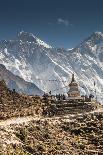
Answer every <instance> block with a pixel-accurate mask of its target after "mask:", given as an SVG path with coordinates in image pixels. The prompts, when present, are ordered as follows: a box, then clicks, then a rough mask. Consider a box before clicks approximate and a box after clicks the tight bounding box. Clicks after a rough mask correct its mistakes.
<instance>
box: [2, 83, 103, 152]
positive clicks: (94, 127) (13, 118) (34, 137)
mask: <svg viewBox="0 0 103 155" xmlns="http://www.w3.org/2000/svg"><path fill="white" fill-rule="evenodd" d="M65 104H66V103H63V102H62V101H58V102H56V101H54V100H51V99H50V97H49V98H45V97H42V98H41V97H35V96H27V95H20V94H18V93H16V92H15V91H11V90H9V89H8V88H7V86H6V84H5V82H4V81H0V155H4V154H5V155H16V154H18V155H62V154H64V155H80V154H81V155H92V154H99V155H102V154H103V142H102V141H103V136H102V134H103V133H102V131H103V108H102V106H101V105H98V104H97V103H95V104H97V109H95V108H96V106H94V104H93V105H92V103H91V105H90V104H87V103H84V104H83V103H82V104H81V105H77V104H76V103H72V104H68V106H67V105H65ZM64 105H65V106H66V107H65V106H64ZM67 107H68V110H66V109H65V108H67ZM60 111H62V112H60ZM66 112H67V113H66Z"/></svg>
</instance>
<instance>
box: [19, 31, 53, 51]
mask: <svg viewBox="0 0 103 155" xmlns="http://www.w3.org/2000/svg"><path fill="white" fill-rule="evenodd" d="M18 39H19V40H22V41H23V42H27V41H28V42H34V43H36V44H38V45H40V46H43V47H45V48H52V47H51V46H49V45H48V44H47V43H45V42H44V41H42V40H41V39H39V38H37V37H36V36H34V35H33V34H32V33H28V32H24V31H21V32H19V33H18Z"/></svg>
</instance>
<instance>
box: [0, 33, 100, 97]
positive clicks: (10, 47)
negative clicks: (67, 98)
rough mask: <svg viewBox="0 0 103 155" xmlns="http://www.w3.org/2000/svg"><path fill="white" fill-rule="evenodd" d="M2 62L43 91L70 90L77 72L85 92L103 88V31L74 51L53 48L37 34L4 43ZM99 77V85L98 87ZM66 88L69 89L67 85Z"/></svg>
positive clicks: (98, 91) (1, 47) (2, 42)
mask: <svg viewBox="0 0 103 155" xmlns="http://www.w3.org/2000/svg"><path fill="white" fill-rule="evenodd" d="M0 63H1V64H4V65H5V66H6V68H7V69H8V70H10V71H11V72H12V73H14V74H16V75H19V76H20V77H22V78H23V79H24V80H26V81H29V82H33V83H34V84H36V85H37V86H38V87H39V88H40V89H42V90H43V91H46V92H49V91H50V90H51V91H52V93H59V92H60V93H64V92H67V90H68V87H65V86H67V85H68V83H69V82H70V79H71V74H72V73H74V74H75V77H76V80H77V81H78V82H79V84H80V90H81V92H82V94H89V93H94V92H95V88H96V90H97V94H98V96H97V97H98V98H101V95H102V91H103V34H102V33H101V32H95V33H93V34H92V35H91V36H89V37H88V38H87V39H85V40H84V41H82V42H81V43H80V44H79V45H78V46H77V47H75V48H73V49H72V50H65V49H56V48H52V47H51V46H49V45H48V44H46V43H44V42H43V41H41V40H40V39H38V38H37V37H35V36H34V35H33V34H30V33H27V32H20V33H19V34H18V36H17V38H16V39H14V40H10V41H6V40H5V41H1V42H0ZM94 80H95V83H96V85H95V88H94ZM63 87H65V88H63Z"/></svg>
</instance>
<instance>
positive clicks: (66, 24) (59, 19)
mask: <svg viewBox="0 0 103 155" xmlns="http://www.w3.org/2000/svg"><path fill="white" fill-rule="evenodd" d="M57 22H58V24H64V25H65V26H71V25H72V24H71V23H70V22H69V20H65V19H62V18H58V19H57Z"/></svg>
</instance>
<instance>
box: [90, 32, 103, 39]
mask: <svg viewBox="0 0 103 155" xmlns="http://www.w3.org/2000/svg"><path fill="white" fill-rule="evenodd" d="M91 36H95V37H99V38H103V33H102V32H98V31H96V32H93V34H92V35H91Z"/></svg>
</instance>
